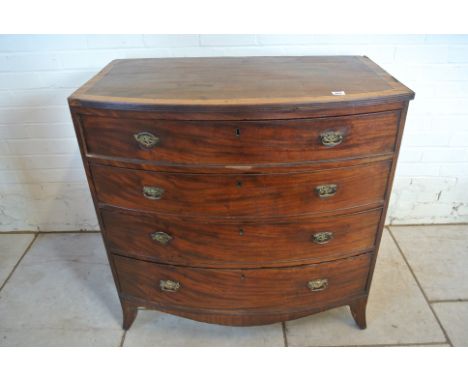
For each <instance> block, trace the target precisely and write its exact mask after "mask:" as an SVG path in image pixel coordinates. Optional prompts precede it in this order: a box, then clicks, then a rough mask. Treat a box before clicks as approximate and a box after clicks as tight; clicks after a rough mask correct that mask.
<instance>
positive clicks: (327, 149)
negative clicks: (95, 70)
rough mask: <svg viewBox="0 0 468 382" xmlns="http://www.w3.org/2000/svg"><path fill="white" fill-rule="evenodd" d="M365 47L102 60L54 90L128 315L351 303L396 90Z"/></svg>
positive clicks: (388, 169) (397, 101)
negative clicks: (81, 78)
mask: <svg viewBox="0 0 468 382" xmlns="http://www.w3.org/2000/svg"><path fill="white" fill-rule="evenodd" d="M413 98H414V93H413V92H412V91H411V90H410V89H408V88H407V87H405V86H404V85H402V84H401V83H400V82H398V81H397V80H396V79H395V78H393V77H392V76H390V75H389V74H387V73H386V72H385V71H384V70H382V69H381V68H380V67H378V66H377V65H376V64H375V63H373V62H372V61H371V60H369V59H368V58H367V57H358V56H336V57H335V56H334V57H325V56H323V57H255V58H254V57H238V58H168V59H132V60H116V61H113V62H111V63H110V64H109V65H108V66H106V67H105V68H104V69H103V70H102V71H101V72H100V73H99V74H98V75H97V76H95V77H94V78H93V79H91V80H90V81H89V82H87V83H86V84H85V85H83V86H82V87H81V88H80V89H79V90H77V91H76V92H75V93H74V94H73V95H71V96H70V97H69V105H70V109H71V112H72V117H73V121H74V125H75V129H76V134H77V137H78V141H79V144H80V149H81V154H82V157H83V162H84V166H85V170H86V174H87V177H88V181H89V186H90V189H91V193H92V197H93V200H94V204H95V207H96V211H97V215H98V220H99V224H100V227H101V230H102V235H103V238H104V242H105V246H106V250H107V253H108V257H109V263H110V266H111V268H112V273H113V276H114V280H115V285H116V287H117V291H118V294H119V297H120V301H121V304H122V309H123V316H124V321H123V326H124V328H126V329H127V328H129V327H130V325H131V324H132V322H133V320H134V319H135V317H136V314H137V308H138V307H146V308H152V309H157V310H160V311H164V312H169V313H172V314H176V315H179V316H183V317H188V318H191V319H194V320H199V321H205V322H211V323H218V324H225V325H258V324H268V323H273V322H278V321H284V320H290V319H294V318H298V317H302V316H306V315H309V314H311V313H314V312H318V311H322V310H325V309H329V308H333V307H337V306H341V305H349V306H350V309H351V313H352V315H353V317H354V319H355V320H356V323H357V324H358V325H359V327H361V328H365V326H366V319H365V309H366V303H367V297H368V294H369V289H370V285H371V280H372V273H373V268H374V264H375V261H376V256H377V251H378V248H379V243H380V237H381V234H382V229H383V225H384V221H385V214H386V209H387V207H388V199H389V196H390V190H391V186H392V180H393V175H394V171H395V166H396V162H397V157H398V151H399V147H400V141H401V137H402V133H403V126H404V122H405V117H406V112H407V109H408V102H409V100H411V99H413Z"/></svg>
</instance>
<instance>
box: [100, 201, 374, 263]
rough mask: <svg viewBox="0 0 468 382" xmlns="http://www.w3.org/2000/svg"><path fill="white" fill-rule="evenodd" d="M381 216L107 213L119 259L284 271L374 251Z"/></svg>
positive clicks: (108, 236) (104, 216) (104, 214)
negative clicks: (277, 217)
mask: <svg viewBox="0 0 468 382" xmlns="http://www.w3.org/2000/svg"><path fill="white" fill-rule="evenodd" d="M380 215H381V210H380V209H378V210H372V211H366V212H361V213H355V214H350V215H342V216H336V217H326V218H315V219H313V218H310V217H297V218H294V219H289V220H285V219H282V220H277V221H272V222H268V221H264V222H258V221H243V220H238V221H235V222H232V221H227V222H226V220H224V221H222V220H211V221H207V220H195V219H190V220H187V219H183V218H177V217H168V216H161V215H148V214H136V213H129V212H123V211H121V210H108V209H104V210H102V211H101V216H102V219H103V223H104V227H105V232H106V242H107V245H108V246H109V248H110V250H111V251H112V252H115V253H119V254H123V255H127V256H135V257H137V258H142V259H152V260H155V261H157V262H161V263H166V264H176V265H186V266H196V267H201V266H208V267H218V268H235V267H261V266H263V267H265V266H283V265H285V264H286V263H291V262H293V263H294V262H296V263H297V264H300V263H304V261H324V260H333V259H338V258H343V257H346V256H349V255H352V254H359V253H363V252H366V251H370V250H372V249H373V247H374V240H375V235H376V231H377V226H378V222H379V219H380Z"/></svg>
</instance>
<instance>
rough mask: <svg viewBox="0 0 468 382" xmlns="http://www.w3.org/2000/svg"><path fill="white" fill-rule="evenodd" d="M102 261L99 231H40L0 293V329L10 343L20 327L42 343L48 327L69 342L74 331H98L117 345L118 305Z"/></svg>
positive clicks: (106, 268)
mask: <svg viewBox="0 0 468 382" xmlns="http://www.w3.org/2000/svg"><path fill="white" fill-rule="evenodd" d="M106 262H107V259H106V254H105V251H104V248H103V247H102V241H101V240H100V237H99V235H98V234H89V233H81V234H44V235H39V237H38V238H37V239H36V241H35V242H34V244H33V245H32V247H31V249H30V251H29V252H28V253H27V254H26V256H25V257H24V258H23V260H22V261H21V263H20V264H19V266H18V268H17V269H16V270H15V272H14V274H13V275H12V277H11V278H10V280H9V281H8V283H7V284H6V285H5V287H4V288H3V290H2V291H1V293H0V317H1V320H0V331H2V332H3V333H5V332H6V333H7V334H6V336H7V337H6V338H7V339H9V340H8V341H9V342H10V343H14V342H15V339H14V334H15V333H17V334H18V333H22V332H23V331H24V332H25V333H28V331H31V332H34V335H33V337H34V336H35V338H38V341H39V342H41V341H46V337H48V335H47V333H48V332H47V330H50V331H51V333H52V332H55V333H57V336H59V337H60V336H61V334H60V333H62V334H63V336H62V338H69V339H70V341H71V343H74V342H75V340H74V338H76V336H77V335H78V334H77V333H78V332H77V331H83V333H86V332H87V331H89V330H97V329H102V330H104V331H106V333H108V334H109V335H111V338H107V339H106V340H105V341H104V342H103V343H109V342H111V343H118V342H119V341H120V340H119V338H120V337H121V335H122V330H121V327H120V325H121V310H120V303H119V301H118V297H117V292H116V289H115V286H114V282H113V280H112V275H111V271H110V268H109V265H108V264H107V263H106ZM43 333H46V334H43ZM84 336H86V335H85V334H84ZM50 341H52V342H53V340H50ZM64 341H65V340H64ZM83 341H85V342H86V339H85V338H84V339H83ZM18 342H24V341H22V340H21V337H19V338H18ZM32 342H33V341H32ZM52 342H51V343H52ZM59 342H60V339H59Z"/></svg>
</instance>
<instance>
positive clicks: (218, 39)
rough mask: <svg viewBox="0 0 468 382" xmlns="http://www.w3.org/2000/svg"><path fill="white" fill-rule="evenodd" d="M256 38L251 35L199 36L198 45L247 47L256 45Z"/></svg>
mask: <svg viewBox="0 0 468 382" xmlns="http://www.w3.org/2000/svg"><path fill="white" fill-rule="evenodd" d="M256 44H257V36H256V35H252V34H242V35H239V34H237V35H214V34H211V35H201V36H200V45H202V46H248V45H256Z"/></svg>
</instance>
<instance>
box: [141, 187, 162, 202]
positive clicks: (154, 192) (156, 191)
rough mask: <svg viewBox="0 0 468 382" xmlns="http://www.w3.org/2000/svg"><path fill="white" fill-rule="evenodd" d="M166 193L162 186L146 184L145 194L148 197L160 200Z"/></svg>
mask: <svg viewBox="0 0 468 382" xmlns="http://www.w3.org/2000/svg"><path fill="white" fill-rule="evenodd" d="M163 194H164V189H163V188H161V187H153V186H144V187H143V196H144V197H145V198H147V199H153V200H158V199H161V198H162V196H163Z"/></svg>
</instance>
